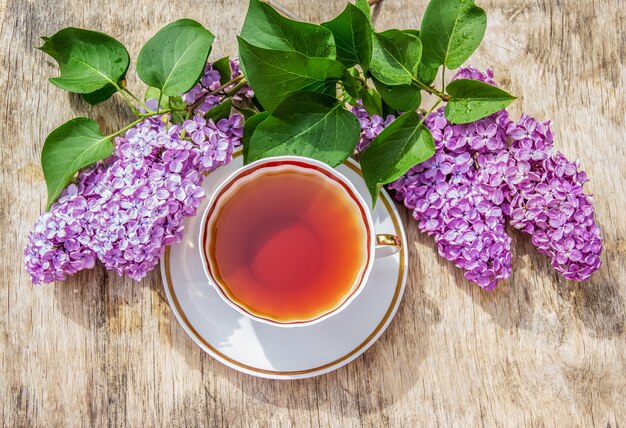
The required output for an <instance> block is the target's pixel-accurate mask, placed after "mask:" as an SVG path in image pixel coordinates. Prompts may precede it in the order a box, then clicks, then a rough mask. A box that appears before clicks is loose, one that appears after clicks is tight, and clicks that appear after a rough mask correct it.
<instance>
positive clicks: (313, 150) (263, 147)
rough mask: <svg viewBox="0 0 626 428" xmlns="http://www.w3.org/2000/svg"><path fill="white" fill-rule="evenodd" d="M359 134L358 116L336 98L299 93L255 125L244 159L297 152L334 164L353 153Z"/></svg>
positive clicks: (300, 154) (250, 160)
mask: <svg viewBox="0 0 626 428" xmlns="http://www.w3.org/2000/svg"><path fill="white" fill-rule="evenodd" d="M244 132H245V131H244ZM360 134H361V127H360V126H359V121H358V119H357V118H356V116H354V115H353V114H352V113H350V112H349V111H348V110H346V109H345V108H343V106H342V104H341V103H339V102H337V99H336V98H334V97H331V96H329V95H325V94H320V93H317V92H301V93H298V94H295V95H293V96H291V97H289V98H287V99H285V100H284V101H283V102H282V103H281V104H280V106H279V107H278V108H277V109H276V111H274V113H272V114H271V116H269V117H268V118H266V119H265V120H264V121H263V122H262V123H261V124H259V125H258V126H257V128H256V130H255V131H254V133H253V134H252V137H251V138H250V143H249V144H248V146H249V147H248V156H247V161H248V162H253V161H255V160H258V159H262V158H266V157H270V156H281V155H296V156H305V157H309V158H313V159H317V160H320V161H322V162H326V163H327V164H329V165H330V166H332V167H335V166H337V165H340V164H341V163H342V162H343V161H345V160H346V159H347V158H348V157H349V156H350V155H351V154H352V153H353V152H354V148H355V147H356V144H357V143H358V141H359V136H360Z"/></svg>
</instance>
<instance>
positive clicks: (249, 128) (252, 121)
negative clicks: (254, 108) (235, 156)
mask: <svg viewBox="0 0 626 428" xmlns="http://www.w3.org/2000/svg"><path fill="white" fill-rule="evenodd" d="M269 115H270V114H269V112H267V111H263V112H261V113H257V114H255V115H254V116H251V117H249V118H247V119H246V121H245V123H244V124H243V138H242V139H241V143H242V145H243V150H242V151H243V162H244V163H246V164H247V163H249V162H248V149H249V147H250V138H252V134H254V131H255V130H256V128H257V126H259V125H260V124H261V122H263V121H264V120H265V119H267V118H268V117H269Z"/></svg>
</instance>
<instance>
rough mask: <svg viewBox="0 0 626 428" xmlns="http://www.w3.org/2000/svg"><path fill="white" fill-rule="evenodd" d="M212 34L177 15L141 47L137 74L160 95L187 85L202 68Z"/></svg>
mask: <svg viewBox="0 0 626 428" xmlns="http://www.w3.org/2000/svg"><path fill="white" fill-rule="evenodd" d="M214 39H215V37H214V36H213V34H211V33H210V32H209V31H208V30H207V29H206V28H204V27H203V26H202V25H201V24H199V23H197V22H196V21H194V20H192V19H180V20H178V21H174V22H172V23H171V24H168V25H166V26H165V27H163V28H161V29H160V30H159V31H158V32H157V33H156V34H155V35H154V36H153V37H152V38H151V39H150V40H148V42H147V43H146V44H145V45H144V47H143V48H141V51H140V52H139V56H138V57H137V74H138V75H139V78H140V79H141V80H143V81H144V83H146V84H147V85H149V86H153V87H155V88H159V89H161V90H162V91H163V94H164V95H179V94H182V93H184V92H187V91H188V90H189V89H191V88H192V87H193V86H194V85H195V84H196V82H197V81H198V79H199V78H200V76H201V75H202V72H203V71H204V65H205V64H206V60H207V58H208V57H209V52H210V51H211V44H212V43H213V40H214Z"/></svg>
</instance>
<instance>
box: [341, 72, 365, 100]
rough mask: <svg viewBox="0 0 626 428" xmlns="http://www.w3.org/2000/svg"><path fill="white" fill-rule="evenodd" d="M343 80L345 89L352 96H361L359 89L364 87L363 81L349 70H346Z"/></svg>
mask: <svg viewBox="0 0 626 428" xmlns="http://www.w3.org/2000/svg"><path fill="white" fill-rule="evenodd" d="M341 82H342V83H343V87H344V89H345V90H346V92H347V93H348V94H349V95H350V96H351V97H353V98H356V97H358V96H359V91H360V90H361V88H362V87H363V83H362V82H361V81H360V80H358V79H355V78H354V77H353V76H352V74H351V73H350V71H349V70H345V72H344V73H343V77H342V78H341Z"/></svg>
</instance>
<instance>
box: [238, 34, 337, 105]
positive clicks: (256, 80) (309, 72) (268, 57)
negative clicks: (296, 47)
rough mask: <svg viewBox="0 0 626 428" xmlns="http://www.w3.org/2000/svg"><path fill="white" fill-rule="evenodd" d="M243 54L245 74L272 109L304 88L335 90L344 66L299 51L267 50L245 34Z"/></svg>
mask: <svg viewBox="0 0 626 428" xmlns="http://www.w3.org/2000/svg"><path fill="white" fill-rule="evenodd" d="M238 40H239V56H240V61H241V66H242V69H243V73H244V75H245V76H246V79H247V80H248V83H249V84H250V86H251V87H252V89H253V90H254V93H255V95H256V97H257V99H258V100H259V102H260V103H261V105H262V106H263V108H265V109H266V110H268V111H273V110H274V109H275V108H276V107H278V105H279V104H280V102H281V101H282V100H284V99H285V98H287V97H289V96H290V95H292V94H294V93H296V92H300V91H316V92H324V93H334V92H335V86H336V82H337V81H338V80H339V79H341V77H342V76H343V74H344V67H343V66H342V65H341V64H340V63H339V62H337V61H334V60H332V59H327V58H311V57H307V56H305V55H302V54H301V53H298V52H286V51H277V50H270V49H263V48H259V47H257V46H253V45H251V44H250V43H248V42H246V41H245V40H244V39H242V38H241V37H239V38H238Z"/></svg>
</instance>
